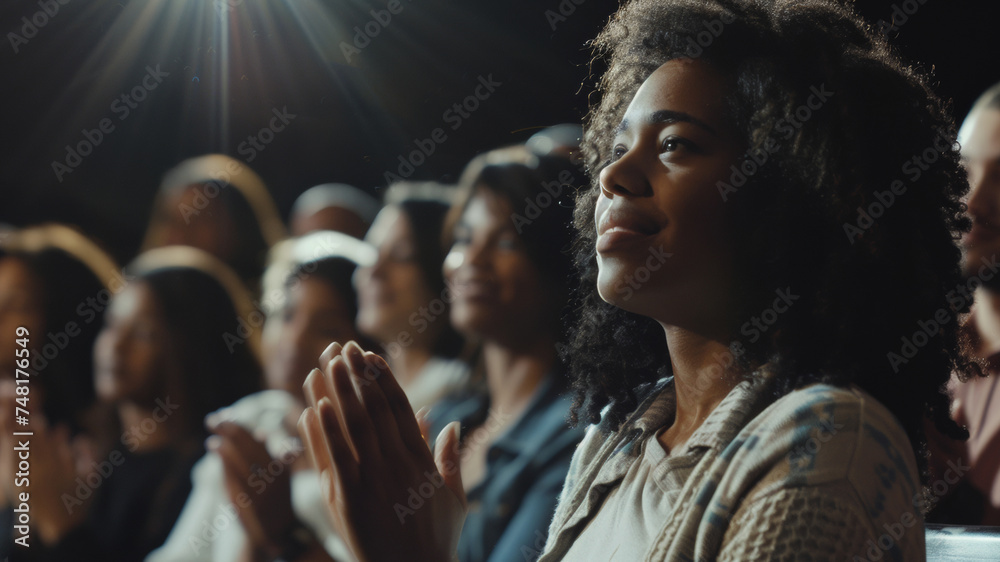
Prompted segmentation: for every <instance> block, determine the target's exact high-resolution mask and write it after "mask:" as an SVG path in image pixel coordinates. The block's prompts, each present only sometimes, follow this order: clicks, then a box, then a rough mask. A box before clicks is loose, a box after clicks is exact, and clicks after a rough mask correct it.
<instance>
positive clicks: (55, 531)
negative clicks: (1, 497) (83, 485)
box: [0, 384, 92, 544]
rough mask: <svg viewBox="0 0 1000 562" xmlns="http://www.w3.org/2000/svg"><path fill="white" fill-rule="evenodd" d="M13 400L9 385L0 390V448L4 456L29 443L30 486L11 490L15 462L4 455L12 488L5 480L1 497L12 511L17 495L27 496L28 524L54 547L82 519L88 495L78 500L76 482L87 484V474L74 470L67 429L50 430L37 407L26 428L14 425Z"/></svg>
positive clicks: (61, 426)
mask: <svg viewBox="0 0 1000 562" xmlns="http://www.w3.org/2000/svg"><path fill="white" fill-rule="evenodd" d="M15 398H16V395H15V391H14V389H13V385H9V386H8V385H7V384H3V385H0V404H2V405H0V411H2V412H3V418H2V421H0V432H2V435H3V439H2V440H0V446H2V447H3V448H4V450H5V451H8V450H9V451H10V452H13V451H14V447H15V446H16V445H17V444H18V440H20V441H28V446H29V447H30V452H29V454H30V461H31V470H30V474H29V475H28V476H27V478H28V480H29V481H30V483H31V484H34V485H32V486H28V487H22V488H15V487H13V484H14V477H15V476H16V473H17V472H18V469H17V464H18V461H19V458H18V456H17V455H8V454H6V453H5V454H4V455H3V458H2V462H3V463H4V465H5V466H4V468H3V471H2V472H3V475H4V478H7V477H8V476H9V477H10V481H9V484H10V487H6V486H7V485H8V482H7V481H6V480H5V481H4V486H5V494H6V495H8V497H9V498H10V500H11V501H12V502H13V505H14V506H17V505H18V504H19V503H20V501H19V499H18V498H17V495H18V494H19V493H21V492H27V493H29V494H30V496H29V501H28V504H29V505H30V506H31V516H32V525H33V526H34V527H35V529H36V530H37V532H38V535H39V537H40V538H41V539H42V542H45V543H47V544H54V543H56V542H58V541H59V540H60V539H61V538H62V537H63V536H65V535H66V533H68V532H69V531H70V530H72V529H74V528H75V527H77V526H79V525H81V524H83V522H84V521H85V520H86V516H87V502H88V500H89V498H90V497H91V496H92V494H88V495H87V497H86V498H79V497H78V496H77V493H76V488H77V486H78V483H77V481H76V479H77V477H78V476H79V477H84V478H83V481H84V482H86V481H87V480H86V478H85V477H86V476H87V474H86V473H80V472H78V471H77V467H78V465H79V464H80V463H78V462H77V461H78V458H77V451H75V450H74V446H73V439H72V437H71V436H70V432H69V428H67V427H66V426H64V425H58V426H54V427H53V426H49V425H48V423H47V421H46V419H45V416H44V415H43V414H42V412H41V411H40V409H39V408H34V409H31V410H30V411H31V414H30V417H29V419H30V422H29V423H28V424H27V425H25V426H15V425H14V423H13V419H14V407H15V406H17V405H18V404H17V403H16V402H15ZM15 431H19V432H21V431H23V432H32V433H33V435H31V436H28V437H19V436H14V435H13V432H15ZM64 497H65V498H66V499H67V501H66V502H64Z"/></svg>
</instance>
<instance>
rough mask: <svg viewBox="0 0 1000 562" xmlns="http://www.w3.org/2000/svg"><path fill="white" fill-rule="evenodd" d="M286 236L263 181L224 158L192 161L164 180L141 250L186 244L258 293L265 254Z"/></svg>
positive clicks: (246, 169)
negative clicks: (229, 270) (213, 260)
mask: <svg viewBox="0 0 1000 562" xmlns="http://www.w3.org/2000/svg"><path fill="white" fill-rule="evenodd" d="M285 235H286V231H285V227H284V225H283V224H282V222H281V217H280V215H279V214H278V211H277V209H276V208H275V205H274V201H273V200H272V198H271V195H270V193H268V191H267V187H266V186H265V185H264V181H263V180H262V179H261V178H260V176H258V175H257V173H256V172H254V171H253V170H251V169H250V168H248V167H247V166H246V165H245V164H243V163H241V162H239V161H238V160H235V159H233V158H230V157H229V156H224V155H222V154H209V155H206V156H199V157H196V158H190V159H188V160H185V161H183V162H181V163H180V164H178V165H177V166H176V167H175V168H173V169H171V170H169V171H168V172H167V173H166V174H165V175H164V177H163V181H162V182H161V184H160V190H159V193H158V195H157V197H156V201H155V203H154V206H153V215H152V218H151V220H150V224H149V229H148V230H147V231H146V239H145V241H144V243H143V249H144V250H149V249H152V248H159V247H161V246H173V245H184V246H193V247H195V248H198V249H200V250H204V251H206V252H208V253H209V254H211V255H213V256H215V257H216V258H218V259H220V260H222V261H223V262H224V263H226V264H227V265H229V266H230V267H231V268H233V269H234V270H235V271H236V273H237V274H238V275H239V276H240V278H241V279H242V280H243V282H244V284H246V286H247V287H248V288H249V289H250V290H251V292H252V293H256V292H257V290H258V284H259V281H260V276H261V273H262V272H263V271H264V260H265V258H266V257H267V250H268V248H270V247H271V246H272V245H274V244H275V243H276V242H278V241H279V240H281V239H283V238H284V237H285Z"/></svg>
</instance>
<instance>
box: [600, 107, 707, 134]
mask: <svg viewBox="0 0 1000 562" xmlns="http://www.w3.org/2000/svg"><path fill="white" fill-rule="evenodd" d="M646 122H647V123H649V124H650V125H660V124H665V123H666V124H669V123H691V124H693V125H697V126H699V127H701V128H702V129H705V130H706V131H708V132H709V133H711V134H713V135H715V136H718V133H716V132H715V129H713V128H712V127H711V126H710V125H709V124H708V123H705V122H704V121H702V120H701V119H698V118H697V117H694V116H693V115H691V114H689V113H684V112H683V111H672V110H669V109H661V110H659V111H654V112H653V113H650V114H649V117H648V118H647V119H646ZM628 128H629V121H628V119H622V122H621V123H619V124H618V127H616V128H615V135H620V134H622V133H624V132H625V131H627V130H628Z"/></svg>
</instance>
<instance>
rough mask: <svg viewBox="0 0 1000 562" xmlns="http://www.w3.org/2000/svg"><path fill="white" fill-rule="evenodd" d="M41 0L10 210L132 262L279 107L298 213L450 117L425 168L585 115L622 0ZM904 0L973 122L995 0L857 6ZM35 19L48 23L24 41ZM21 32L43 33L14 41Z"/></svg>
mask: <svg viewBox="0 0 1000 562" xmlns="http://www.w3.org/2000/svg"><path fill="white" fill-rule="evenodd" d="M577 1H578V2H579V1H581V0H577ZM42 3H43V4H46V3H48V4H47V5H48V6H49V9H50V11H52V10H53V6H52V5H53V4H55V5H56V6H58V8H59V11H58V12H57V13H56V14H55V15H53V16H51V17H48V16H47V17H45V18H43V17H42V16H37V15H36V13H37V12H40V11H42V10H43V7H42V6H41V5H40V4H39V0H31V1H22V0H3V4H2V6H0V32H3V33H4V42H3V44H2V45H0V70H2V74H0V76H2V78H0V80H2V82H0V107H2V108H3V121H2V124H3V127H4V130H3V138H4V140H5V141H6V142H5V143H4V145H5V146H4V147H3V148H2V149H0V190H2V191H0V222H7V223H10V224H13V225H16V226H23V225H28V224H33V223H38V222H43V221H61V222H66V223H70V224H74V225H77V226H79V227H80V228H82V229H83V230H84V231H86V232H87V233H89V234H91V235H92V236H94V237H95V238H96V239H98V240H99V241H100V242H101V243H103V244H104V245H105V246H107V247H108V248H109V249H110V250H111V251H112V253H113V254H114V255H115V257H117V258H118V259H119V260H122V261H125V260H127V258H129V257H131V255H132V253H133V252H135V251H136V249H137V248H138V245H139V243H140V240H141V237H142V234H143V232H144V228H145V224H146V221H147V218H148V215H149V212H150V209H151V205H152V200H153V195H154V193H155V191H156V188H157V185H158V183H159V180H160V178H161V176H162V175H163V173H164V172H165V171H166V170H167V169H168V168H170V167H171V166H173V165H174V164H176V163H177V162H179V161H180V160H182V159H184V158H187V157H190V156H195V155H198V154H203V153H208V152H222V153H226V154H229V155H232V156H234V157H237V158H240V159H241V160H244V161H246V160H247V158H248V154H249V152H248V151H246V150H244V152H243V153H242V154H241V153H240V152H239V147H240V143H242V142H243V141H245V140H246V138H247V136H248V135H251V134H255V133H257V132H258V131H259V130H260V129H261V128H262V127H266V126H267V125H268V123H269V121H270V119H271V117H272V116H273V113H272V110H278V111H281V110H282V109H286V110H287V112H288V113H290V114H293V115H295V117H294V119H292V120H291V122H290V123H289V124H288V126H287V127H286V128H285V130H283V131H281V132H278V133H277V134H275V135H274V138H273V140H272V141H271V142H270V143H269V144H267V145H266V146H265V149H264V150H263V151H260V152H258V153H257V154H256V155H255V156H254V158H253V160H252V161H251V162H248V165H249V166H250V167H251V168H253V169H255V170H256V171H257V172H259V173H260V174H261V175H262V176H263V178H264V180H265V181H266V182H267V183H268V185H269V187H270V189H271V191H272V193H273V195H274V198H275V200H276V202H277V204H278V207H279V209H280V210H281V212H282V214H283V215H284V216H285V217H286V218H287V214H288V210H289V208H290V206H291V203H292V201H293V200H294V199H295V197H296V196H297V195H298V194H299V193H301V192H302V191H304V190H305V189H307V188H308V187H310V186H312V185H315V184H318V183H324V182H330V181H341V182H346V183H351V184H354V185H357V186H359V187H363V188H365V189H369V190H371V191H372V192H376V193H377V191H378V189H379V188H381V187H384V186H385V184H386V182H385V179H384V178H385V172H386V171H391V172H393V173H397V172H398V166H399V161H398V157H399V155H401V154H408V153H409V152H410V151H412V150H414V149H415V148H416V147H415V146H414V139H426V138H429V137H430V136H431V132H432V131H433V130H434V129H435V128H442V129H444V131H445V133H446V135H447V140H446V141H445V142H443V143H441V144H440V145H437V146H435V151H434V153H433V154H431V155H430V156H429V157H427V158H426V161H425V162H424V163H423V164H421V165H420V166H417V167H416V169H415V171H414V173H413V175H412V176H411V178H412V179H435V180H445V181H448V180H454V179H455V177H456V175H457V174H458V173H459V172H461V169H462V167H463V165H464V164H465V163H466V162H467V161H468V160H469V159H470V158H471V157H472V156H473V155H475V154H476V153H478V152H481V151H483V150H486V149H490V148H494V147H497V146H501V145H505V144H511V143H515V142H522V141H524V140H525V139H527V138H528V137H529V136H530V135H531V134H532V133H533V132H535V131H536V130H538V129H539V128H542V127H544V126H548V125H552V124H556V123H560V122H568V121H579V120H580V119H581V117H582V115H583V114H584V112H585V110H586V106H587V94H588V92H589V91H590V89H591V86H592V80H589V79H588V78H587V77H588V74H589V71H588V64H587V63H588V59H589V55H588V53H587V51H586V48H585V45H584V44H585V42H586V40H587V39H589V38H591V37H593V36H594V35H595V34H596V33H597V31H598V30H599V29H600V28H601V27H602V25H603V24H604V22H605V21H606V20H607V18H608V17H609V16H610V15H611V14H612V13H613V12H614V11H615V9H616V8H617V5H618V4H617V2H612V1H602V0H585V1H583V2H582V4H580V5H578V6H577V5H575V4H573V3H572V2H571V0H535V1H529V0H503V1H491V2H486V1H480V0H449V1H444V0H400V6H401V7H402V9H401V11H399V13H397V14H389V15H391V20H390V21H389V23H388V24H387V25H385V26H384V27H383V26H381V25H376V24H373V23H372V24H370V22H372V21H373V19H374V17H373V16H372V14H371V13H370V10H372V9H385V8H386V2H385V1H379V0H283V1H282V0H132V1H128V0H120V1H104V0H91V1H88V0H69V2H68V3H67V4H66V5H59V4H58V2H56V1H55V0H42ZM907 3H909V6H907V7H909V8H910V9H911V10H912V8H913V7H914V6H916V7H917V8H918V9H917V11H916V12H915V13H913V14H912V15H909V16H907V20H906V21H905V22H904V23H902V25H900V26H899V29H898V30H897V31H895V32H892V33H890V36H891V37H893V39H894V42H895V44H896V45H897V46H898V47H899V50H900V52H901V53H902V55H903V56H904V58H906V59H907V60H908V61H911V62H914V63H915V64H919V65H920V66H922V67H923V68H924V69H925V70H930V71H932V72H933V76H934V81H935V83H936V87H937V90H938V92H939V93H940V94H941V95H942V96H943V97H945V98H947V99H950V100H952V103H953V112H954V114H955V115H956V118H957V119H959V120H960V119H961V118H962V117H963V116H964V115H965V113H966V112H967V111H968V109H969V107H970V106H971V104H972V102H973V101H974V100H975V98H976V96H978V94H979V93H980V92H982V91H983V90H985V89H986V88H987V87H989V86H990V85H991V84H992V83H994V82H996V81H998V80H1000V57H998V54H1000V43H998V41H997V35H996V27H997V18H996V17H995V15H994V12H995V8H994V6H995V4H997V2H996V1H995V0H977V1H972V0H968V1H956V0H925V1H923V3H921V1H920V0H908V2H903V1H901V0H892V1H890V0H859V1H858V2H857V3H856V7H857V9H858V10H859V11H860V12H861V13H862V14H863V15H864V16H865V17H866V18H867V19H868V20H869V21H871V22H872V23H873V24H875V25H876V26H878V21H879V20H890V19H891V18H892V14H893V12H894V6H896V7H900V8H901V7H904V5H905V4H907ZM560 4H562V10H563V11H564V12H565V13H567V14H568V15H565V16H561V17H564V19H563V20H559V21H554V22H553V23H554V27H555V28H554V29H553V24H552V23H550V21H549V19H548V18H547V17H546V11H547V10H552V11H553V13H559V10H560ZM570 8H572V10H573V11H572V13H569V12H570ZM897 13H898V12H897ZM24 17H27V18H28V20H29V21H30V20H32V18H35V19H36V21H38V22H40V21H44V20H47V21H46V22H45V24H44V25H43V26H40V27H39V28H38V29H37V31H36V33H35V34H34V36H33V37H31V38H27V35H28V33H30V28H29V29H28V33H24V29H23V28H24V25H25V24H24V21H23V20H22V18H24ZM384 17H385V14H383V18H384ZM366 24H369V29H375V30H377V31H378V34H377V35H376V36H374V37H372V38H370V42H369V43H368V44H363V43H362V42H361V41H360V40H359V42H358V44H361V45H363V46H362V48H361V49H360V51H361V52H360V53H354V54H353V56H352V57H351V61H350V64H349V63H348V60H347V59H346V58H345V55H344V53H343V48H342V45H341V42H345V44H347V45H351V44H352V43H353V41H354V37H355V36H356V35H357V33H358V32H357V31H356V30H355V26H357V27H358V28H361V29H362V30H363V29H364V27H365V25H366ZM11 33H17V34H19V35H22V36H24V37H25V38H26V39H27V43H21V44H19V45H17V50H18V52H17V53H15V52H14V50H15V49H14V46H12V44H11V42H12V36H11V35H10V34H11ZM359 39H361V38H359ZM15 41H16V40H15ZM918 61H919V62H918ZM157 65H159V68H160V69H161V70H162V71H164V72H167V73H169V75H168V76H166V77H165V78H163V81H162V83H160V84H159V85H158V86H157V87H156V89H155V90H152V91H150V92H149V93H148V96H147V97H146V99H144V100H143V101H142V102H140V103H138V104H137V107H135V108H134V109H131V108H130V110H129V114H128V116H127V117H125V118H124V119H122V118H121V117H122V116H123V110H122V109H121V108H123V107H125V106H124V105H123V104H122V102H118V105H117V106H113V104H114V103H115V100H116V99H117V98H119V97H120V96H121V95H122V94H123V93H126V92H128V91H130V90H132V88H134V87H136V86H139V85H140V84H141V83H142V80H143V77H144V76H145V75H146V73H147V70H146V67H147V66H150V67H153V68H156V66H157ZM480 76H482V77H484V78H485V77H489V76H492V79H493V81H495V82H499V83H500V84H501V85H500V86H499V87H497V88H496V90H495V91H494V92H493V93H492V94H490V96H489V98H488V99H486V100H484V101H482V102H481V103H480V107H479V108H478V109H477V110H476V111H474V112H472V113H471V114H470V115H469V117H468V118H467V119H464V118H463V120H462V123H461V125H460V126H459V127H458V128H457V129H454V130H453V129H452V127H453V126H454V125H455V121H450V122H448V121H445V119H444V117H443V113H444V112H445V111H446V110H447V109H449V108H450V107H451V106H452V105H453V104H455V103H456V102H459V103H460V102H461V101H462V100H463V99H464V98H465V97H466V96H469V95H471V94H472V93H473V92H474V90H475V87H476V86H477V84H478V82H479V77H480ZM480 91H481V92H482V90H480ZM116 107H117V109H116ZM105 118H108V119H110V120H111V122H112V123H113V124H114V130H113V131H112V132H110V133H107V134H104V135H103V137H104V138H103V139H102V140H101V142H100V143H99V144H98V145H97V146H96V147H95V148H94V150H93V152H92V153H91V154H90V155H88V156H86V157H84V158H83V159H82V163H80V165H79V166H77V167H75V168H73V170H72V172H69V173H66V174H64V175H63V177H62V181H58V180H57V178H56V174H55V173H54V172H53V168H52V163H53V162H54V161H58V162H63V163H65V160H66V148H65V147H66V145H76V144H77V143H79V142H80V141H82V140H84V134H83V132H82V130H83V129H87V130H93V129H96V128H97V127H98V123H99V122H100V121H101V120H102V119H105Z"/></svg>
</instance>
